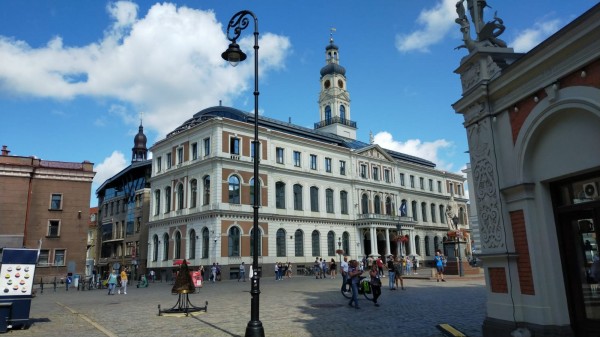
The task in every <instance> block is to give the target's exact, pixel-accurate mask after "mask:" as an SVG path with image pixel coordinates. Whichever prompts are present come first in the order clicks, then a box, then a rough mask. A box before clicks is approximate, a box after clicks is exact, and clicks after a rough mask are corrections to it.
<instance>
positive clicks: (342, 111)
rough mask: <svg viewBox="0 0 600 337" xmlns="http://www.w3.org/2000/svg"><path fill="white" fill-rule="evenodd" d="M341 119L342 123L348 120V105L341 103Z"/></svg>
mask: <svg viewBox="0 0 600 337" xmlns="http://www.w3.org/2000/svg"><path fill="white" fill-rule="evenodd" d="M340 120H341V122H342V123H344V122H345V121H346V107H345V106H344V105H340Z"/></svg>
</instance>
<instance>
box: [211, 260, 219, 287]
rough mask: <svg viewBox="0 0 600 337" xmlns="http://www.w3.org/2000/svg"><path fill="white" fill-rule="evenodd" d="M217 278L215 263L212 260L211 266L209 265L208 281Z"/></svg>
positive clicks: (213, 281)
mask: <svg viewBox="0 0 600 337" xmlns="http://www.w3.org/2000/svg"><path fill="white" fill-rule="evenodd" d="M216 280H217V264H216V263H215V262H213V264H212V267H210V282H211V283H215V281H216Z"/></svg>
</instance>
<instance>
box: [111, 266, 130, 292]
mask: <svg viewBox="0 0 600 337" xmlns="http://www.w3.org/2000/svg"><path fill="white" fill-rule="evenodd" d="M127 272H128V270H127V269H126V268H123V269H122V270H121V273H120V274H117V270H116V269H113V270H112V272H111V273H110V274H109V275H108V279H107V280H106V282H107V284H108V295H114V294H115V289H116V290H117V294H121V293H123V295H127V283H128V276H127Z"/></svg>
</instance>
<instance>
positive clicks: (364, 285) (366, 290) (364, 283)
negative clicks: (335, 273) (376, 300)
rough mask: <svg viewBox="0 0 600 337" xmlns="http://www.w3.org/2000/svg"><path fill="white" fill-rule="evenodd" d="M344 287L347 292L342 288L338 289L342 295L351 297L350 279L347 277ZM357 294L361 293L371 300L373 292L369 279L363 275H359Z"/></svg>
mask: <svg viewBox="0 0 600 337" xmlns="http://www.w3.org/2000/svg"><path fill="white" fill-rule="evenodd" d="M346 289H348V292H344V289H340V291H341V292H342V295H343V296H344V297H345V298H347V299H351V298H352V279H351V278H348V280H347V281H346ZM358 294H359V295H360V294H362V295H363V296H364V297H365V298H366V299H367V300H368V301H371V302H372V301H373V292H372V291H371V279H370V278H367V277H365V276H360V277H359V280H358Z"/></svg>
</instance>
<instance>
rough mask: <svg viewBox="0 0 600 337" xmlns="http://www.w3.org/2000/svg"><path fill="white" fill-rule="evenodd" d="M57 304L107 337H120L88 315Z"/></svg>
mask: <svg viewBox="0 0 600 337" xmlns="http://www.w3.org/2000/svg"><path fill="white" fill-rule="evenodd" d="M56 304H58V305H60V306H61V307H63V308H65V309H67V310H69V311H70V312H71V313H72V314H74V315H77V316H78V317H80V318H81V319H83V320H84V321H86V322H88V323H90V324H91V325H93V326H94V327H95V328H96V329H98V330H100V331H101V332H102V333H104V334H105V335H107V336H108V337H119V336H117V335H116V334H114V333H112V332H111V331H110V330H108V329H106V328H105V327H103V326H102V325H100V324H98V323H96V322H94V321H92V320H91V319H90V318H89V317H87V316H86V315H84V314H82V313H79V312H77V311H76V310H74V309H71V308H69V307H68V306H66V305H64V304H62V303H60V302H56Z"/></svg>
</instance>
